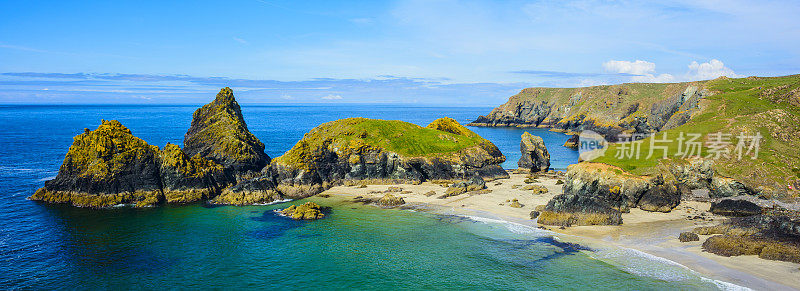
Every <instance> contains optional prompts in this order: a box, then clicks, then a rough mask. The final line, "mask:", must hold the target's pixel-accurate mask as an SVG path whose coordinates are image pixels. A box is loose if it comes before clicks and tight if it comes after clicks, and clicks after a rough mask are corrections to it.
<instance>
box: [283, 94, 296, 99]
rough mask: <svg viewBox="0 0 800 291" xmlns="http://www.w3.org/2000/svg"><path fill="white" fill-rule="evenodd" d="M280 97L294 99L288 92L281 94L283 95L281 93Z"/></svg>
mask: <svg viewBox="0 0 800 291" xmlns="http://www.w3.org/2000/svg"><path fill="white" fill-rule="evenodd" d="M281 99H283V100H294V97H292V95H289V94H283V95H281Z"/></svg>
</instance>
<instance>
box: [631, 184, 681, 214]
mask: <svg viewBox="0 0 800 291" xmlns="http://www.w3.org/2000/svg"><path fill="white" fill-rule="evenodd" d="M647 186H648V189H647V190H646V191H644V193H642V196H641V197H640V198H639V202H637V203H636V206H637V207H639V209H641V210H645V211H651V212H670V211H672V209H674V208H675V207H677V206H678V204H680V203H681V193H680V192H678V187H677V186H675V184H674V183H666V182H665V181H664V178H663V176H656V178H655V179H652V180H650V181H648V184H647Z"/></svg>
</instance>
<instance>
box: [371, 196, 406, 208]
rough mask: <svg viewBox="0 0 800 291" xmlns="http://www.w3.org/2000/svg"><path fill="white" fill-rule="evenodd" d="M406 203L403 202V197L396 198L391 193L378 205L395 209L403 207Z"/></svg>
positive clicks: (382, 198) (379, 200) (380, 200)
mask: <svg viewBox="0 0 800 291" xmlns="http://www.w3.org/2000/svg"><path fill="white" fill-rule="evenodd" d="M405 203H406V201H405V200H403V197H400V196H394V195H392V194H391V193H387V194H386V195H383V197H381V199H378V205H380V206H384V207H393V206H398V205H403V204H405Z"/></svg>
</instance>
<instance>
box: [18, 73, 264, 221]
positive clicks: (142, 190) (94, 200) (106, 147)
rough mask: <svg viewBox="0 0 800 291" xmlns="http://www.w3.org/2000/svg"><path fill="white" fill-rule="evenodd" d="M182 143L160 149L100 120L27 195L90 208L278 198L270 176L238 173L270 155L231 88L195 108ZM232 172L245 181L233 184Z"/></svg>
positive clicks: (260, 165)
mask: <svg viewBox="0 0 800 291" xmlns="http://www.w3.org/2000/svg"><path fill="white" fill-rule="evenodd" d="M186 142H187V149H184V150H182V149H181V148H180V147H179V146H177V145H174V144H169V143H168V144H167V145H166V146H165V147H164V150H159V148H158V147H156V146H153V145H149V144H147V142H145V141H143V140H141V139H139V138H137V137H135V136H133V134H132V133H131V131H130V130H129V129H128V128H126V127H125V126H123V125H122V124H121V123H120V122H119V121H116V120H111V121H106V120H103V121H102V123H101V124H100V126H99V127H98V128H97V129H96V130H94V131H90V130H88V129H86V130H85V132H84V133H82V134H80V135H78V136H76V137H75V138H74V142H73V144H72V146H71V147H70V149H69V151H68V152H67V155H66V157H65V158H64V163H63V164H62V165H61V168H60V169H59V173H58V176H56V178H55V179H53V180H50V181H47V182H45V186H44V187H43V188H41V189H39V190H37V191H36V193H34V194H33V195H32V196H31V197H29V198H30V199H31V200H41V201H46V202H52V203H69V204H72V205H74V206H81V207H96V208H102V207H110V206H114V205H118V204H134V205H136V206H139V207H142V206H151V205H156V204H159V203H162V202H168V203H189V202H196V201H205V200H209V199H213V200H212V201H213V202H214V203H223V204H237V205H241V204H255V203H267V202H271V201H273V200H276V199H279V198H280V193H279V192H277V191H275V188H276V187H275V184H274V181H272V180H268V181H261V180H252V179H244V178H249V177H248V176H246V175H247V173H248V172H250V171H255V170H260V169H261V168H263V167H264V165H266V163H267V162H268V161H269V157H267V155H266V154H264V145H263V144H262V143H261V142H260V141H258V139H257V138H255V136H253V135H252V134H251V133H250V132H249V131H248V130H247V125H246V124H245V123H244V119H243V118H242V115H241V111H240V108H239V105H238V104H237V103H236V100H235V99H234V98H233V93H232V91H231V90H230V88H224V89H222V91H220V93H219V94H218V95H217V98H216V100H214V102H212V103H210V104H208V105H206V106H203V107H202V108H200V109H198V110H197V111H196V112H195V114H194V119H193V121H192V127H191V128H190V129H189V132H188V133H187V134H186ZM237 178H239V179H241V180H247V181H245V182H242V185H235V184H236V183H237ZM232 185H235V186H233V187H231V186H232ZM254 189H261V190H254ZM220 193H221V194H222V195H220Z"/></svg>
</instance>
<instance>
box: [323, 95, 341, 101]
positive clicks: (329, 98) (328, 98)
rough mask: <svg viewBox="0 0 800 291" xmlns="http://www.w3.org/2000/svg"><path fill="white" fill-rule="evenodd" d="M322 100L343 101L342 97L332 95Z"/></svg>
mask: <svg viewBox="0 0 800 291" xmlns="http://www.w3.org/2000/svg"><path fill="white" fill-rule="evenodd" d="M321 99H322V100H342V96H340V95H333V94H331V95H328V96H323V97H322V98H321Z"/></svg>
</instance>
